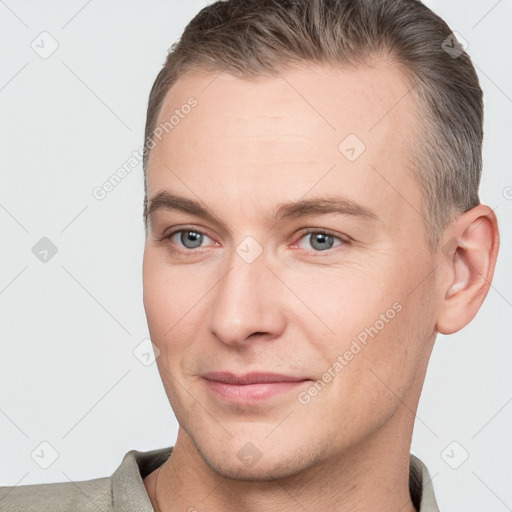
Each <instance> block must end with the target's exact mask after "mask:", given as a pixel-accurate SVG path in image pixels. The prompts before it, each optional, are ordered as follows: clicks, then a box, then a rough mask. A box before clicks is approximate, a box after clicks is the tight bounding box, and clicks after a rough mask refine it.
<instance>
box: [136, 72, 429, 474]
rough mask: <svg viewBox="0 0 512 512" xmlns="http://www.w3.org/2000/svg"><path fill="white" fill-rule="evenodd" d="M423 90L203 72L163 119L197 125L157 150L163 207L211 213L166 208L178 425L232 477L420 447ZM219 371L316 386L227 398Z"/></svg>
mask: <svg viewBox="0 0 512 512" xmlns="http://www.w3.org/2000/svg"><path fill="white" fill-rule="evenodd" d="M408 87H409V86H408V83H407V80H406V79H405V77H404V75H403V74H402V73H401V72H400V71H399V70H398V69H397V68H395V67H392V66H391V65H390V64H385V65H384V64H376V65H374V66H373V67H364V68H359V69H338V70H334V69H328V68H326V67H319V66H316V67H311V68H309V69H308V68H303V69H294V70H293V71H287V72H286V73H282V75H281V76H279V77H277V78H265V79H263V78H261V79H258V80H242V79H239V78H235V77H233V76H232V75H229V74H227V73H222V74H220V75H219V76H217V77H216V74H210V75H202V76H201V75H198V74H194V75H192V74H191V75H186V76H184V77H182V78H181V79H180V80H178V82H177V83H176V84H175V85H174V86H173V87H172V89H171V91H170V92H169V94H168V95H167V97H166V101H165V103H164V106H163V108H162V111H161V113H160V116H159V123H163V122H165V121H167V120H169V118H171V116H173V115H174V114H175V110H176V109H178V111H179V112H181V113H182V115H181V116H179V117H180V119H179V122H177V123H176V122H175V121H176V118H175V121H174V122H173V124H174V127H173V128H172V130H169V133H168V134H166V135H165V136H164V137H163V138H162V141H161V142H159V143H158V144H157V146H156V147H155V148H154V149H153V150H152V151H151V153H150V158H149V172H148V178H147V179H148V199H149V202H150V205H151V202H152V200H153V199H154V198H155V197H156V196H157V195H158V194H161V193H162V192H167V193H168V194H169V195H173V196H179V197H181V198H185V199H187V200H189V201H194V202H197V203H198V204H199V205H200V206H201V207H202V208H203V209H204V210H206V212H207V213H208V214H209V216H208V217H205V216H203V215H202V214H201V213H200V212H199V211H198V210H196V211H194V212H186V211H181V209H171V208H166V207H163V206H161V205H162V204H163V202H162V201H161V202H160V203H159V204H160V207H156V206H157V205H156V203H154V205H155V207H154V208H153V209H152V213H151V215H150V218H149V232H148V237H147V240H146V247H145V253H144V269H143V270H144V306H145V310H146V314H147V318H148V324H149V330H150V334H151V339H152V341H153V343H154V344H155V345H156V346H157V347H158V349H159V350H160V355H159V357H158V358H157V364H158V369H159V372H160V375H161V377H162V380H163V385H164V387H165V390H166V393H167V395H168V397H169V400H170V403H171V405H172V408H173V410H174V412H175V414H176V417H177V419H178V421H179V424H180V426H181V428H182V429H183V430H184V431H185V432H186V433H187V434H188V436H189V437H190V438H191V439H192V441H193V443H194V445H195V447H196V448H197V450H198V452H199V453H200V454H201V456H202V458H203V459H204V460H205V461H206V463H207V464H208V465H209V466H210V467H211V468H214V469H215V470H216V471H218V472H220V473H221V474H224V475H226V476H231V477H235V478H236V477H238V478H248V479H253V480H258V479H261V480H265V479H270V478H276V477H279V476H286V475H292V474H295V473H297V472H300V471H301V470H303V469H305V468H307V467H312V466H313V465H315V464H317V463H319V462H323V461H327V460H329V459H332V460H333V459H334V458H335V457H336V456H337V455H339V454H340V453H343V452H348V451H349V450H350V449H356V448H357V446H358V445H359V446H361V443H362V442H370V441H371V439H374V440H378V439H380V440H381V444H380V446H381V445H382V440H383V439H384V438H385V436H386V435H387V436H390V435H394V436H396V435H404V436H405V437H407V435H409V434H410V430H411V428H412V424H413V419H414V415H413V412H411V411H414V409H415V406H416V401H417V398H418V396H419V393H420V389H421V384H422V382H423V377H424V372H425V369H426V365H427V361H428V357H429V355H430V350H431V348H432V343H433V339H434V337H435V331H434V328H435V310H436V304H435V300H434V296H435V294H434V293H433V292H434V287H435V274H434V273H433V269H434V260H433V257H432V256H431V255H430V254H429V250H428V245H427V241H426V236H425V228H424V221H423V218H422V215H421V213H420V212H422V211H423V198H422V194H421V191H420V188H419V186H418V184H417V181H416V180H415V179H414V176H413V172H412V170H411V169H412V163H411V160H412V158H411V151H412V145H413V142H414V141H415V137H417V135H415V130H416V129H417V127H418V117H419V116H418V115H417V114H416V110H415V106H414V103H413V98H412V97H411V94H410V93H409V94H407V91H408ZM190 97H194V98H195V100H197V105H196V106H194V107H193V108H190V109H189V108H185V109H183V108H182V106H183V105H186V104H187V103H189V101H188V100H189V98H190ZM184 112H189V113H188V114H186V115H183V113H184ZM351 134H352V135H351ZM347 137H348V138H347ZM340 143H341V145H340ZM362 143H364V145H365V149H364V147H363V145H362ZM320 199H328V200H333V201H334V202H336V201H338V206H339V211H329V208H328V209H327V210H324V211H323V212H322V211H320V210H319V209H318V208H315V207H314V204H313V203H315V202H316V201H318V200H320ZM304 201H308V202H313V203H311V204H310V205H309V206H310V207H311V205H312V204H313V206H312V207H311V208H310V209H309V210H307V209H306V210H305V209H301V208H291V207H288V208H286V209H284V208H282V206H283V205H285V204H292V203H297V202H304ZM164 202H165V201H164ZM329 204H330V205H331V206H332V204H334V203H329ZM321 205H322V204H321ZM325 205H326V203H323V206H325ZM317 206H318V205H317ZM150 208H151V206H150ZM279 213H280V215H277V216H276V214H279ZM178 230H182V231H181V232H178V233H176V231H178ZM190 232H191V233H190ZM172 233H174V234H172ZM189 233H190V234H189ZM322 233H327V235H325V234H324V235H322ZM201 235H202V236H201ZM166 236H168V238H164V237H166ZM209 372H231V373H232V374H235V375H242V374H247V373H250V372H270V373H278V374H284V375H287V376H290V377H294V378H297V379H299V382H295V384H290V383H288V384H286V385H282V386H281V387H280V388H279V392H275V391H276V390H277V389H278V387H277V386H275V385H270V386H268V387H267V388H264V386H260V387H258V386H255V387H253V388H249V387H246V388H244V389H242V388H240V387H236V386H231V387H230V386H223V385H219V384H218V385H214V386H211V385H210V384H211V381H210V382H209V381H208V380H207V379H205V377H204V376H205V375H206V374H207V373H209ZM306 379H307V380H306ZM251 389H252V390H253V391H251ZM268 389H270V390H271V391H272V393H271V394H270V395H269V396H266V395H264V393H265V391H266V390H268ZM258 393H263V394H262V395H258ZM227 395H229V396H227ZM404 402H405V404H406V405H404ZM391 427H392V428H391ZM390 429H391V430H392V433H390ZM379 436H380V437H379ZM383 436H384V437H383ZM381 447H382V446H381ZM383 449H386V447H385V446H384V447H383Z"/></svg>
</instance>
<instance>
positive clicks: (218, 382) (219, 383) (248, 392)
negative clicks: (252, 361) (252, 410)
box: [202, 372, 311, 404]
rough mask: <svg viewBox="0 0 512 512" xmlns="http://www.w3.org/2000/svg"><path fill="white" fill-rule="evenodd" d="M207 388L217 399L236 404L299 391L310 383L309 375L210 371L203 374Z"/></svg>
mask: <svg viewBox="0 0 512 512" xmlns="http://www.w3.org/2000/svg"><path fill="white" fill-rule="evenodd" d="M202 378H203V379H204V381H205V384H206V388H207V389H208V390H209V391H210V393H211V394H212V395H213V396H214V397H215V398H217V399H221V400H223V401H226V402H230V403H236V404H248V403H256V402H261V401H264V400H268V399H270V398H272V397H275V396H277V395H281V394H283V393H287V392H288V393H289V392H291V391H293V390H295V391H297V390H298V389H299V388H300V387H302V386H305V384H306V383H310V382H311V379H310V378H308V377H296V376H290V375H283V374H278V373H263V372H252V373H247V374H244V375H235V374H233V373H231V372H209V373H206V374H204V375H202Z"/></svg>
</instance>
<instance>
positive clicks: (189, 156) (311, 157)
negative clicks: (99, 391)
mask: <svg viewBox="0 0 512 512" xmlns="http://www.w3.org/2000/svg"><path fill="white" fill-rule="evenodd" d="M481 143H482V95H481V90H480V87H479V84H478V79H477V76H476V74H475V71H474V68H473V66H472V64H471V61H470V59H469V57H468V56H467V54H466V53H464V52H463V51H462V49H461V48H460V46H459V45H458V43H457V41H456V39H455V38H454V36H453V35H452V34H451V30H450V29H449V28H448V27H447V25H446V24H445V23H444V22H443V21H442V20H441V19H439V18H438V17H437V16H436V15H434V14H433V13H432V12H431V11H429V10H428V9H427V8H426V7H425V6H424V5H422V4H421V3H419V2H417V1H415V0H382V1H374V0H351V1H349V0H338V1H328V0H323V1H322V0H301V1H294V2H291V1H282V0H281V1H278V0H264V1H262V0H246V1H240V0H239V1H229V2H217V3H214V4H212V5H210V6H208V7H206V8H204V9H203V10H202V11H201V12H200V13H199V14H198V15H197V16H196V17H195V18H194V19H193V20H192V21H191V23H190V24H189V25H188V26H187V28H186V29H185V32H184V34H183V36H182V38H181V40H180V41H179V43H178V44H177V45H175V46H173V48H172V50H171V53H170V54H169V56H168V58H167V61H166V63H165V65H164V68H163V69H162V71H161V72H160V74H159V75H158V77H157V79H156V82H155V84H154V86H153V89H152V91H151V94H150V99H149V105H148V118H147V124H146V149H147V151H146V153H145V160H144V168H145V178H146V181H145V185H146V190H145V192H146V197H145V202H144V220H145V223H146V245H145V251H144V267H143V277H144V306H145V310H146V315H147V319H148V325H149V329H150V333H151V339H152V341H153V343H154V345H155V347H156V349H158V350H157V354H158V357H157V365H158V370H159V373H160V376H161V378H162V381H163V384H164V388H165V390H166V393H167V395H168V398H169V401H170V404H171V406H172V408H173V411H174V413H175V415H176V417H177V420H178V422H179V425H180V429H179V433H178V438H177V441H176V443H175V446H174V447H172V448H163V449H158V450H154V451H152V452H145V453H143V452H137V451H134V450H132V451H131V452H128V453H127V454H126V456H125V458H124V460H123V462H122V464H121V466H120V467H119V468H118V470H117V471H116V472H115V473H114V475H113V476H112V477H111V478H101V479H96V480H91V481H87V482H78V483H73V484H71V483H63V484H45V485H36V486H23V487H18V488H5V489H4V495H5V497H4V501H3V503H2V506H3V510H43V509H52V510H94V509H95V508H99V509H100V510H124V511H126V510H156V511H160V512H168V511H177V510H189V511H194V510H197V511H201V510H208V511H213V512H215V511H226V510H244V511H256V510H258V511H259V510H268V511H272V510H276V511H277V510H279V511H288V510H308V511H317V510H336V511H348V510H350V511H373V510H374V511H377V510H378V511H381V512H382V511H389V512H391V511H394V512H396V511H403V512H412V511H414V510H417V511H421V512H432V511H436V510H438V507H437V504H436V500H435V497H434V490H433V486H432V484H431V482H430V477H429V474H428V471H427V468H426V467H425V466H424V465H423V463H422V462H421V461H420V460H419V459H418V458H416V457H414V456H412V455H410V454H409V450H410V445H411V437H412V430H413V426H414V418H415V412H416V409H417V405H418V400H419V397H420V393H421V389H422V385H423V381H424V377H425V373H426V370H427V365H428V361H429V357H430V354H431V351H432V348H433V344H434V341H435V338H436V335H437V333H442V334H450V333H454V332H456V331H458V330H460V329H461V328H462V327H464V326H465V325H467V324H468V323H469V322H470V321H471V320H472V319H473V317H474V316H475V315H476V313H477V311H478V309H479V307H480V305H481V304H482V302H483V300H484V298H485V296H486V294H487V291H488V289H489V286H490V282H491V280H492V276H493V271H494V265H495V261H496V256H497V251H498V245H499V241H498V229H497V222H496V217H495V215H494V213H493V211H492V210H491V209H490V208H488V207H487V206H484V205H482V204H480V201H479V199H478V185H479V179H480V171H481ZM156 349H155V350H156ZM24 487H25V488H24ZM0 503H1V502H0Z"/></svg>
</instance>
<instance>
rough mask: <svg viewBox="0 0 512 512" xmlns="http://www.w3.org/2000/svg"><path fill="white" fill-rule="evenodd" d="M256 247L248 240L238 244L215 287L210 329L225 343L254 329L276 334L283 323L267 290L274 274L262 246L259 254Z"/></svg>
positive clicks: (239, 339)
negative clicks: (268, 265)
mask: <svg viewBox="0 0 512 512" xmlns="http://www.w3.org/2000/svg"><path fill="white" fill-rule="evenodd" d="M248 238H249V237H248ZM258 245H259V244H258ZM260 247H261V246H260ZM256 249H257V248H256V246H255V245H254V242H253V241H251V240H245V241H243V242H242V243H241V244H239V246H238V247H237V248H236V250H234V251H233V253H232V255H231V258H230V260H229V264H228V266H227V268H228V270H227V271H226V274H225V275H224V277H223V278H221V279H220V281H219V282H218V284H217V286H216V287H215V293H214V297H213V299H212V300H213V305H212V309H211V316H210V330H211V332H212V333H214V334H215V335H216V336H217V337H218V338H219V339H221V340H222V341H223V342H224V343H226V344H231V345H236V344H241V343H243V342H244V341H245V340H247V338H248V337H249V336H251V334H254V333H259V334H267V335H268V336H269V337H270V336H275V335H276V334H277V333H278V332H279V330H280V329H282V327H283V321H282V317H281V316H280V315H281V314H282V313H281V312H280V311H279V308H276V307H275V299H273V298H272V295H273V294H271V293H270V287H271V286H272V283H270V281H271V280H275V277H274V276H273V274H272V272H270V270H269V269H268V268H267V264H268V263H267V258H266V257H265V253H264V252H263V250H262V248H261V249H259V250H258V253H259V254H256V252H255V251H256Z"/></svg>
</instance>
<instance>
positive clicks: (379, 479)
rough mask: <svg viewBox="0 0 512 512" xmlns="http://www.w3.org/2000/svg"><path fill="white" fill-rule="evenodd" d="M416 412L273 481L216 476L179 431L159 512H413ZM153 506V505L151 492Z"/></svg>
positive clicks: (401, 413)
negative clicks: (333, 455)
mask: <svg viewBox="0 0 512 512" xmlns="http://www.w3.org/2000/svg"><path fill="white" fill-rule="evenodd" d="M413 420H414V414H413V413H411V410H410V409H409V408H407V407H405V406H404V405H402V406H401V407H399V409H398V410H397V412H396V413H395V415H394V416H393V418H391V419H390V420H389V421H388V422H387V423H386V424H385V425H384V426H383V427H382V428H381V429H379V431H378V432H376V433H374V434H372V436H369V437H368V438H367V439H364V440H363V441H361V442H360V443H359V444H358V445H356V446H352V447H350V449H348V450H346V451H344V452H343V453H342V454H340V455H338V456H337V457H336V459H335V460H333V459H328V460H325V461H324V462H323V463H322V464H319V465H317V466H315V467H311V468H309V469H308V470H307V471H305V472H302V473H300V474H296V475H293V476H291V477H288V478H284V479H280V480H274V481H269V482H261V481H258V482H253V481H243V480H234V479H231V478H226V477H224V476H223V475H220V474H219V473H217V472H215V471H214V470H212V469H211V468H210V467H209V466H208V465H207V464H206V462H205V461H204V459H203V458H202V457H201V455H200V454H199V452H198V451H197V449H196V448H195V446H194V444H193V442H192V440H191V439H190V437H189V436H188V435H187V433H186V432H185V431H184V430H183V429H181V428H180V430H179V432H178V438H177V441H176V444H175V447H174V450H173V453H172V455H171V457H170V458H169V459H168V460H167V462H166V463H165V464H164V465H163V466H162V467H161V471H160V475H159V478H158V488H157V489H156V495H157V500H156V501H157V503H158V505H157V507H155V508H156V509H157V510H158V511H159V512H172V511H178V510H180V511H183V510H187V511H190V512H194V511H196V512H197V511H200V510H206V509H207V510H209V511H211V512H220V511H223V512H230V511H235V510H236V511H238V510H245V511H248V512H252V511H260V510H268V511H273V510H279V511H282V512H287V511H296V510H298V509H304V510H322V509H324V510H337V511H340V512H346V511H351V512H363V511H364V512H370V511H379V512H387V511H389V512H391V511H394V512H396V511H400V512H415V510H416V509H415V508H414V506H413V504H412V501H411V498H410V495H409V448H410V443H411V437H412V426H413ZM149 494H150V498H151V501H152V502H153V503H155V497H154V495H153V493H152V492H150V493H149Z"/></svg>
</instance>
